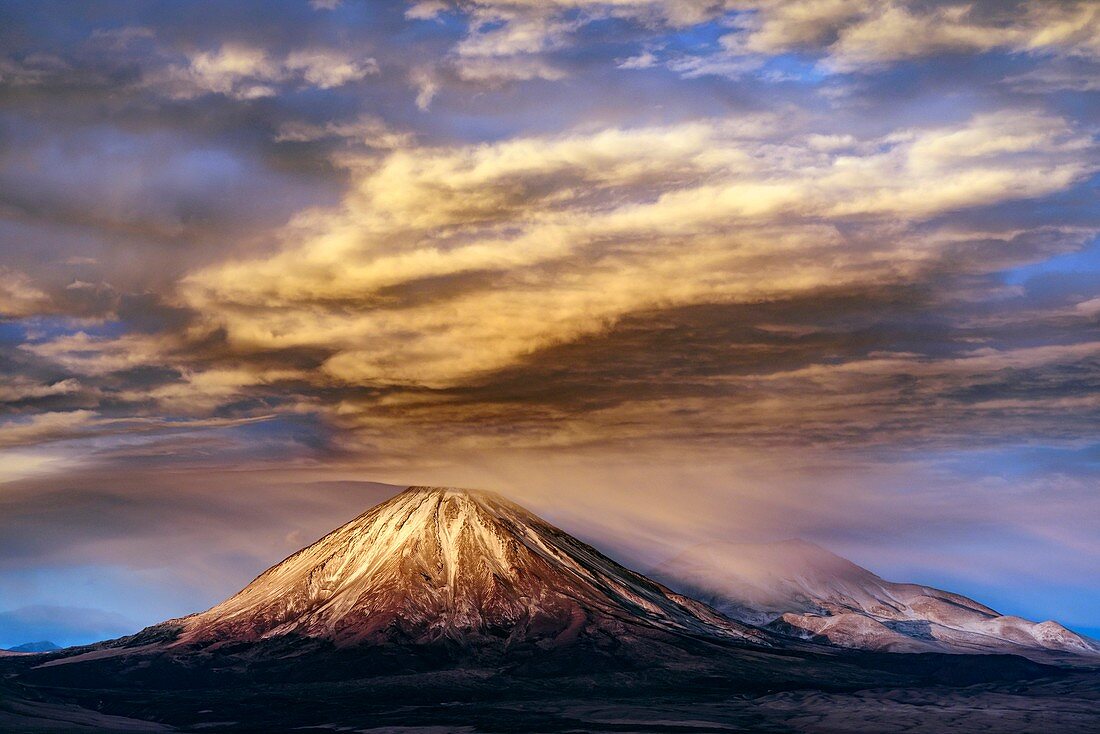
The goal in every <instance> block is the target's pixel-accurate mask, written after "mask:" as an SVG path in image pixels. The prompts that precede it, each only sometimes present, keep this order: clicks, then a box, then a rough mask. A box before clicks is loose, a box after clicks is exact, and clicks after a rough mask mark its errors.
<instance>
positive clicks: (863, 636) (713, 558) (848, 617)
mask: <svg viewBox="0 0 1100 734" xmlns="http://www.w3.org/2000/svg"><path fill="white" fill-rule="evenodd" d="M654 575H655V576H656V577H658V578H661V579H663V580H664V581H665V582H666V583H669V584H670V585H672V586H673V587H674V588H678V589H680V590H681V591H683V592H684V593H687V594H691V595H693V596H695V597H696V598H698V599H701V600H703V601H705V602H707V603H709V604H710V605H711V606H713V607H714V608H716V609H718V610H719V611H721V612H722V613H724V614H726V615H727V616H729V617H731V618H732V619H737V620H740V621H743V622H747V623H749V624H755V625H767V626H768V627H769V628H770V629H773V630H777V631H782V632H785V633H787V634H792V635H795V636H799V637H803V638H806V639H817V640H824V641H827V642H830V643H832V644H836V645H841V646H843V647H852V648H859V649H866V650H881V651H889V652H933V651H938V652H978V653H981V652H996V653H1006V652H1008V653H1012V652H1015V653H1026V652H1028V651H1034V652H1042V653H1070V654H1083V655H1093V654H1097V655H1100V646H1098V645H1097V643H1095V642H1093V641H1090V640H1088V639H1086V638H1084V637H1082V636H1080V635H1077V634H1075V633H1074V632H1072V631H1070V630H1068V629H1066V628H1065V627H1062V626H1061V625H1059V624H1058V623H1057V622H1052V621H1048V622H1042V623H1038V624H1037V623H1034V622H1029V621H1028V620H1025V619H1021V618H1020V617H1011V616H1003V615H1001V614H999V613H998V612H996V611H995V610H993V609H991V608H989V607H987V606H985V605H983V604H980V603H978V602H976V601H974V600H973V599H968V598H967V597H965V596H961V595H959V594H953V593H951V592H947V591H942V590H940V589H936V588H932V587H929V586H920V585H917V584H903V583H893V582H890V581H886V580H884V579H882V578H880V577H879V576H877V575H875V574H874V573H872V572H871V571H868V570H867V569H865V568H862V567H861V566H857V565H856V564H854V563H852V562H851V561H848V560H847V559H845V558H841V557H840V556H838V555H836V554H834V553H830V552H829V551H827V550H825V549H824V548H821V547H819V546H817V545H814V544H812V543H807V542H805V541H801V540H790V541H783V542H780V543H760V544H752V543H716V544H708V545H701V546H697V547H695V548H691V549H689V550H687V551H685V552H684V553H683V554H681V555H680V556H678V557H677V558H675V559H673V560H671V561H669V562H668V563H666V564H664V565H662V566H661V567H659V568H658V569H656V571H655V572H654Z"/></svg>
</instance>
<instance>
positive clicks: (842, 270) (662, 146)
mask: <svg viewBox="0 0 1100 734" xmlns="http://www.w3.org/2000/svg"><path fill="white" fill-rule="evenodd" d="M771 122H772V121H771V120H769V119H764V118H761V119H758V120H750V121H747V122H742V123H739V124H729V123H724V122H721V121H704V122H697V123H690V124H685V125H679V126H673V127H667V128H646V129H635V130H617V129H609V130H604V131H600V132H595V133H586V134H577V135H568V136H563V137H553V138H519V139H515V140H508V141H502V142H500V143H496V144H492V145H481V146H471V147H464V148H454V149H441V148H405V149H401V150H398V151H395V152H393V153H391V154H390V155H389V156H387V157H386V158H385V159H383V160H382V161H381V162H377V163H376V162H365V163H364V164H363V166H362V170H359V169H356V168H355V167H354V163H352V164H351V165H352V166H353V169H352V170H353V172H354V173H355V175H356V176H357V177H358V178H357V181H356V183H355V186H354V189H353V193H352V194H351V195H350V196H349V198H348V200H347V202H346V205H345V208H344V210H343V211H340V212H335V213H332V214H318V215H317V216H316V217H313V218H311V219H310V220H309V221H303V222H302V223H301V227H302V229H301V230H300V231H294V232H293V234H292V235H291V236H292V237H293V238H294V239H295V240H296V241H295V242H294V244H291V245H288V246H287V249H286V250H285V251H284V252H283V253H281V254H279V255H276V256H275V257H272V258H268V259H264V260H258V261H243V262H240V263H230V264H224V265H220V266H217V267H214V268H210V269H207V270H204V271H200V272H197V273H194V274H192V275H191V276H190V277H189V278H188V279H187V280H186V281H185V283H184V285H183V294H184V297H185V299H187V303H188V305H189V307H191V308H192V309H194V310H195V311H197V312H201V313H203V314H205V315H206V318H207V319H208V320H209V321H210V328H215V327H217V328H222V329H225V332H226V335H227V338H228V340H229V342H230V343H231V344H235V345H237V347H239V348H249V349H251V348H276V347H304V346H315V347H320V346H324V347H327V348H332V349H334V350H336V352H337V353H336V354H335V355H333V356H332V357H331V358H330V359H329V360H328V361H327V362H326V364H325V368H324V369H325V373H326V374H327V375H328V376H329V377H330V378H334V379H337V380H339V381H345V382H363V383H366V384H405V385H417V384H419V385H427V386H433V387H445V386H449V385H455V384H460V383H462V382H464V381H467V380H470V379H477V378H478V376H480V375H484V374H486V373H488V372H489V371H492V370H498V369H502V368H504V367H506V366H508V365H510V364H514V363H516V362H517V361H518V360H520V359H522V358H524V357H525V356H526V355H528V354H531V353H533V352H535V351H537V350H540V349H544V348H547V347H550V346H552V345H554V344H560V343H563V342H568V341H572V340H575V339H578V338H581V337H583V336H585V335H591V334H595V333H600V332H603V331H605V330H606V329H608V328H609V327H610V326H612V325H613V324H614V323H616V322H617V321H618V320H619V319H621V318H622V317H623V316H625V315H627V314H629V313H633V312H637V311H641V310H645V309H657V308H669V307H676V306H684V305H689V304H692V303H722V302H725V303H738V302H749V301H754V300H759V299H774V298H787V297H791V296H794V295H798V294H805V293H810V292H813V291H814V290H815V289H818V288H823V287H828V286H837V285H839V284H844V285H845V286H846V287H858V286H860V285H879V284H883V283H888V282H897V281H902V282H904V281H906V280H912V279H915V278H918V277H920V276H921V274H922V273H923V272H926V271H928V270H930V269H933V268H935V267H936V266H937V262H938V260H939V259H940V258H942V257H944V256H945V254H946V252H947V250H948V249H949V246H950V245H951V243H952V242H953V241H954V240H953V238H952V237H950V236H943V237H936V236H931V235H930V234H929V233H923V234H922V233H919V232H918V231H916V230H914V229H910V228H911V227H915V226H916V225H917V223H919V222H922V221H927V220H929V219H932V218H934V217H938V216H943V215H947V214H950V213H952V212H956V211H958V210H960V209H965V208H969V207H978V206H991V205H995V204H998V203H1001V202H1008V201H1013V200H1018V199H1024V198H1028V197H1037V196H1043V195H1047V194H1050V193H1053V192H1055V191H1058V190H1062V189H1065V188H1068V187H1070V186H1072V185H1073V184H1074V183H1075V182H1077V181H1079V180H1081V179H1082V178H1083V177H1084V176H1086V175H1087V174H1088V173H1089V172H1090V171H1092V170H1094V164H1090V163H1089V162H1088V160H1087V157H1082V153H1083V152H1084V151H1085V150H1086V149H1087V148H1088V146H1089V141H1088V138H1087V137H1085V136H1083V135H1082V134H1080V133H1078V132H1076V131H1075V130H1073V129H1072V127H1071V126H1070V125H1069V124H1068V123H1067V122H1066V121H1065V120H1062V119H1058V118H1053V117H1050V116H1046V115H1043V114H1041V113H1029V112H1021V111H1006V112H1003V113H995V114H984V115H978V116H975V117H974V118H972V119H970V120H969V121H966V122H964V123H962V124H959V125H954V126H949V127H936V128H929V129H923V130H916V129H913V130H900V131H897V132H895V133H892V134H890V135H887V136H885V137H882V138H878V139H865V140H860V141H858V142H856V143H854V144H853V145H852V146H849V147H845V146H844V145H843V144H842V145H840V147H836V148H832V149H828V148H826V149H822V146H821V140H822V138H821V137H820V136H806V135H796V136H794V137H792V138H791V139H788V140H785V141H782V142H776V141H774V140H771V139H768V138H766V137H765V136H764V134H763V132H764V130H766V129H767V127H768V125H769V124H771ZM1025 162H1026V164H1025ZM734 226H735V227H736V232H734V233H731V232H730V230H729V228H730V227H734ZM886 233H889V234H886ZM490 273H491V274H492V276H491V277H487V276H486V274H490ZM749 274H751V276H750V275H749ZM433 280H434V281H435V282H436V283H438V284H439V285H438V286H437V288H436V293H437V294H440V295H438V296H436V297H429V298H427V299H426V300H424V301H423V302H418V301H417V300H416V299H415V298H413V299H412V300H403V299H402V298H400V297H399V295H398V294H399V293H400V291H399V290H397V289H409V288H412V287H413V286H414V284H415V283H417V282H420V281H422V282H430V281H433ZM446 282H451V283H452V284H453V285H454V292H453V294H451V295H448V296H444V295H442V294H446V293H447V292H448V291H447V289H446V288H443V287H441V286H442V284H443V283H446ZM358 345H370V346H369V347H367V348H362V347H359V346H358Z"/></svg>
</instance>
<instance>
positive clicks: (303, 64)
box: [150, 43, 378, 100]
mask: <svg viewBox="0 0 1100 734" xmlns="http://www.w3.org/2000/svg"><path fill="white" fill-rule="evenodd" d="M377 73H378V62H377V61H375V60H374V59H373V58H370V57H366V56H361V57H356V56H353V55H350V54H348V53H347V52H345V51H340V50H335V49H323V48H315V49H299V50H295V51H292V52H290V53H288V54H287V55H286V56H285V57H283V58H281V59H280V58H275V57H272V56H271V55H270V54H268V53H267V52H266V51H264V50H263V49H261V48H256V47H253V46H246V45H243V44H228V43H227V44H223V45H222V46H220V47H218V48H217V49H214V50H210V51H200V52H198V53H195V54H194V55H192V56H190V58H189V59H188V62H187V64H186V66H170V67H168V68H167V69H166V70H164V71H163V72H162V73H158V74H155V75H154V77H153V78H152V79H151V80H150V81H151V83H152V84H154V85H156V86H157V87H158V88H162V89H164V90H165V91H166V92H167V93H168V94H169V95H170V96H172V97H175V98H178V99H190V98H193V97H196V96H199V95H203V94H222V95H226V96H229V97H234V98H236V99H243V100H247V99H257V98H260V97H272V96H275V95H276V94H277V93H278V90H279V89H280V87H281V86H282V85H284V84H291V85H296V86H311V87H316V88H318V89H331V88H333V87H339V86H342V85H344V84H347V83H349V82H353V81H359V80H361V79H364V78H366V77H367V76H370V75H371V74H377Z"/></svg>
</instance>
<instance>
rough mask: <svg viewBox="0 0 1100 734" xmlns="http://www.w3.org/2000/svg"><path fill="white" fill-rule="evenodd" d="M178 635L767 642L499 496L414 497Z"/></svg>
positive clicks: (431, 491) (204, 643)
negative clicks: (688, 638) (666, 638)
mask: <svg viewBox="0 0 1100 734" xmlns="http://www.w3.org/2000/svg"><path fill="white" fill-rule="evenodd" d="M178 623H179V624H180V625H182V630H181V632H180V634H179V637H178V638H177V641H176V643H175V645H176V646H181V645H186V646H198V647H209V646H211V645H216V644H221V643H225V642H244V641H258V640H275V639H280V638H283V639H289V638H311V639H322V640H326V641H329V642H331V643H333V644H335V645H336V646H337V647H350V646H354V645H362V644H377V643H394V642H401V643H414V644H429V643H437V642H442V643H451V644H454V643H457V644H460V645H464V646H473V645H475V644H476V643H478V642H479V641H482V642H484V641H494V642H496V643H503V644H504V645H505V646H510V645H516V644H521V643H531V642H534V643H537V644H538V645H539V646H540V647H543V648H553V647H557V646H562V645H567V644H569V643H571V642H574V641H576V640H577V639H578V638H582V637H583V638H601V639H603V640H605V641H607V642H608V643H609V644H610V643H611V642H612V641H614V642H615V644H618V643H619V642H622V641H623V640H629V639H630V638H632V637H636V636H638V635H642V636H645V635H648V634H655V633H660V634H666V635H667V634H671V635H681V636H683V635H687V636H695V637H709V638H722V639H725V640H751V641H756V642H762V641H764V640H765V639H766V637H765V633H762V632H760V631H758V630H756V629H754V628H752V627H750V626H748V625H742V624H740V623H736V622H731V621H729V620H727V619H725V618H723V617H721V616H720V615H718V614H716V613H714V612H713V611H712V610H711V609H709V608H708V607H706V606H705V605H703V604H700V603H698V602H695V601H693V600H691V599H688V598H686V597H683V596H680V595H678V594H675V593H673V592H672V591H670V590H669V589H667V588H665V587H664V586H661V585H660V584H658V583H656V582H654V581H651V580H650V579H647V578H646V577H644V576H642V575H640V574H637V573H635V572H633V571H630V570H628V569H626V568H624V567H623V566H620V565H619V564H618V563H616V562H615V561H613V560H611V559H610V558H608V557H607V556H605V555H603V554H602V553H600V552H599V551H597V550H595V549H594V548H592V547H591V546H589V545H587V544H585V543H583V542H581V541H579V540H577V539H576V538H574V537H572V536H570V535H569V534H567V533H565V532H563V531H562V530H560V529H558V528H556V527H554V526H553V525H551V524H550V523H548V522H546V521H544V520H542V519H540V518H539V517H537V516H535V515H534V514H532V513H531V512H529V511H527V510H525V509H524V508H522V507H520V506H519V505H517V504H514V503H512V502H510V501H508V500H506V499H504V498H503V497H500V496H499V495H496V494H493V493H490V492H485V491H477V490H464V489H453V488H444V487H410V488H409V489H407V490H405V491H403V492H401V493H400V494H398V495H397V496H395V497H393V498H392V499H390V500H388V501H386V502H384V503H382V504H380V505H378V506H376V507H374V508H372V509H370V510H368V511H367V512H365V513H363V514H362V515H360V516H359V517H357V518H355V519H354V520H352V521H351V522H349V523H347V524H346V525H344V526H342V527H340V528H337V529H336V530H334V531H333V532H331V533H329V534H328V535H326V536H325V537H323V538H321V539H320V540H318V541H317V542H316V543H314V544H313V545H310V546H308V547H306V548H303V549H302V550H300V551H298V552H297V553H295V554H293V555H292V556H290V557H289V558H287V559H285V560H284V561H282V562H281V563H279V564H277V565H275V566H273V567H271V568H270V569H268V570H267V571H265V572H264V573H262V574H261V575H260V576H259V577H257V578H256V579H255V580H254V581H253V582H252V583H251V584H249V585H248V586H247V587H245V588H244V589H243V590H242V591H241V592H239V593H238V594H236V595H235V596H233V597H231V598H230V599H228V600H226V601H225V602H223V603H221V604H218V605H217V606H215V607H213V608H212V609H210V610H208V611H206V612H203V613H201V614H197V615H194V616H191V617H187V618H184V619H182V620H178Z"/></svg>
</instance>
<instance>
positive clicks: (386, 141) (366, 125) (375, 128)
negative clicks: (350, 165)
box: [275, 115, 413, 150]
mask: <svg viewBox="0 0 1100 734" xmlns="http://www.w3.org/2000/svg"><path fill="white" fill-rule="evenodd" d="M326 139H336V140H342V141H344V142H347V143H352V144H359V145H363V146H366V147H368V148H379V149H388V150H393V149H397V148H404V147H407V146H409V145H411V144H412V142H413V135H412V134H411V133H407V132H399V131H397V130H394V129H393V128H391V127H390V126H389V125H388V124H386V122H385V121H383V120H382V119H380V118H378V117H375V116H373V115H361V116H360V117H358V118H356V119H353V120H348V121H345V122H339V121H329V122H325V123H322V124H316V123H309V122H302V121H291V122H286V123H283V124H282V125H281V126H280V127H279V131H278V133H277V134H276V136H275V140H276V141H278V142H293V143H308V142H314V141H318V140H326Z"/></svg>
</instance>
